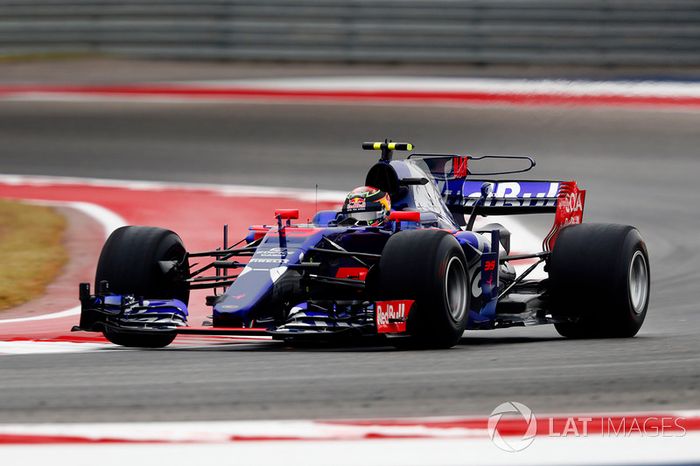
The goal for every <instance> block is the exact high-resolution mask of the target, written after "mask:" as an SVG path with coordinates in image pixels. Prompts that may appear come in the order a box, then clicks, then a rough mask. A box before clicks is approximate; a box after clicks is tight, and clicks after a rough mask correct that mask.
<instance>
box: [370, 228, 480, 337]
mask: <svg viewBox="0 0 700 466" xmlns="http://www.w3.org/2000/svg"><path fill="white" fill-rule="evenodd" d="M379 283H380V290H381V293H382V296H384V297H385V298H386V299H413V300H415V303H414V305H413V308H412V309H411V311H410V313H409V316H408V321H407V334H408V335H409V336H408V337H407V338H392V339H391V341H392V342H393V343H395V344H396V345H397V346H400V347H415V348H450V347H452V346H454V345H456V344H457V343H458V342H459V340H460V338H461V337H462V333H463V332H464V329H465V327H466V325H467V317H468V309H469V286H468V283H469V280H468V279H467V262H466V259H465V257H464V252H463V251H462V248H461V246H460V245H459V243H458V242H457V240H456V239H455V238H454V236H452V235H450V234H449V233H447V232H445V231H442V230H407V231H402V232H399V233H396V234H395V235H393V236H392V237H391V238H390V239H389V241H388V242H387V244H386V246H385V247H384V250H383V251H382V257H381V259H380V262H379Z"/></svg>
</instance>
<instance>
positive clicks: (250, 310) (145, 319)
mask: <svg viewBox="0 0 700 466" xmlns="http://www.w3.org/2000/svg"><path fill="white" fill-rule="evenodd" d="M363 149H368V150H377V151H381V156H380V158H379V161H378V162H377V163H376V164H374V165H373V166H372V167H371V168H370V169H369V171H368V173H367V176H366V178H365V182H364V185H365V186H363V187H361V188H358V189H356V190H354V191H352V192H351V193H350V194H349V195H348V197H347V198H346V200H345V203H344V205H343V208H342V209H340V210H338V211H335V210H324V211H320V212H318V213H317V214H316V215H315V217H314V218H313V221H312V222H311V223H310V224H296V223H294V222H293V221H294V220H296V219H297V218H298V216H299V213H298V211H297V210H291V209H280V210H277V211H276V212H275V214H274V215H275V221H274V222H273V224H272V225H263V226H252V227H250V229H249V231H248V234H247V236H246V237H245V238H244V239H242V240H241V241H239V242H237V243H235V244H232V245H230V244H229V241H228V229H227V227H224V235H223V236H224V237H223V244H222V245H221V246H220V247H218V248H215V249H212V250H210V251H201V252H189V251H187V250H186V249H185V247H184V245H183V244H182V241H181V239H180V237H179V236H178V235H177V234H175V233H174V232H172V231H169V230H165V229H162V228H154V227H143V226H127V227H123V228H120V229H118V230H116V231H114V232H113V233H112V234H111V236H110V237H109V238H108V239H107V242H106V243H105V245H104V247H103V249H102V253H101V255H100V258H99V263H98V266H97V273H96V277H95V290H94V294H93V293H92V292H91V290H90V284H89V283H82V284H81V285H80V302H81V307H82V311H81V317H80V325H79V326H78V327H75V328H74V330H83V331H91V332H103V333H104V335H105V336H106V338H107V339H109V340H110V341H111V342H113V343H115V344H118V345H123V346H131V347H149V348H155V347H164V346H167V345H168V344H170V343H171V342H172V341H173V339H174V338H175V337H176V336H177V335H178V334H218V335H247V336H251V335H254V336H261V335H265V336H269V337H272V338H273V339H279V340H285V341H288V342H291V343H293V342H299V341H309V340H314V341H333V340H337V339H344V340H343V341H357V340H360V339H363V338H374V339H376V340H379V341H383V342H386V343H388V344H391V345H395V346H398V347H407V348H449V347H452V346H454V345H455V344H457V343H458V342H459V340H460V338H461V337H462V334H463V332H464V331H465V330H472V329H474V330H476V329H495V328H502V327H512V326H526V325H538V324H554V326H555V327H556V329H557V331H558V332H559V333H560V334H561V335H563V336H565V337H570V338H599V337H632V336H634V335H635V334H636V333H637V332H638V331H639V328H640V327H641V325H642V323H643V321H644V318H645V315H646V313H647V307H648V304H649V290H650V286H649V279H650V273H649V258H648V254H647V248H646V245H645V243H644V241H643V240H642V238H641V236H640V234H639V232H638V231H637V230H636V229H635V228H634V227H631V226H626V225H615V224H582V223H581V221H582V218H583V210H584V202H585V194H586V192H585V191H583V190H580V189H579V188H578V186H577V185H576V183H575V182H574V181H530V180H527V181H512V180H503V179H499V180H484V179H473V178H475V177H477V176H479V175H503V174H510V173H520V172H524V171H527V170H530V169H531V168H533V167H534V166H535V162H534V160H532V159H531V158H530V157H525V156H480V157H474V156H463V155H451V154H417V153H413V154H411V155H409V156H408V157H407V158H406V159H405V160H394V159H393V153H394V151H411V150H413V146H412V145H411V144H408V143H395V142H391V141H385V142H379V143H364V144H363ZM486 158H492V159H493V158H495V159H503V160H505V161H508V160H510V161H514V162H513V163H518V164H521V163H522V164H526V166H525V167H524V168H520V169H516V170H510V171H501V172H497V173H493V172H492V173H487V174H483V173H481V174H479V173H476V172H474V171H473V170H472V166H473V165H478V163H479V161H480V160H483V159H486ZM539 213H552V214H554V226H553V228H552V229H551V231H550V233H549V234H548V235H547V236H546V237H545V238H544V241H543V245H542V250H541V251H536V252H531V253H527V254H523V253H517V254H515V253H511V250H510V243H511V241H510V236H511V233H510V232H509V231H508V230H507V229H506V228H504V227H503V226H502V225H500V224H497V223H491V224H487V225H484V226H481V227H480V228H478V229H475V228H474V225H475V219H476V218H477V217H479V216H489V215H521V214H539ZM202 261H204V262H202ZM516 261H529V263H531V265H530V266H529V267H528V268H527V269H526V270H524V271H523V272H522V273H520V274H516V271H515V267H514V266H513V262H516ZM542 263H544V270H545V271H546V275H545V277H546V278H544V279H532V278H528V277H529V276H530V275H531V272H532V271H533V270H534V269H535V268H536V267H537V266H538V265H540V264H542ZM196 289H211V290H213V291H212V293H211V295H210V296H207V299H206V304H207V305H208V306H210V307H211V309H212V315H211V321H208V322H205V323H204V324H203V325H201V326H191V325H190V323H189V322H188V309H187V306H188V301H189V297H190V290H196Z"/></svg>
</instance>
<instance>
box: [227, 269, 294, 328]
mask: <svg viewBox="0 0 700 466" xmlns="http://www.w3.org/2000/svg"><path fill="white" fill-rule="evenodd" d="M279 269H280V267H275V268H272V269H265V270H255V269H246V270H247V271H244V273H242V274H241V275H239V277H238V278H237V279H236V281H235V283H234V284H233V285H232V286H231V287H230V288H229V289H228V290H227V291H226V294H225V295H224V298H223V299H222V300H221V301H219V302H218V303H217V304H216V305H215V306H214V325H215V326H221V327H226V326H235V327H238V326H246V327H248V326H250V324H251V322H252V321H253V319H254V318H255V316H256V315H257V311H258V309H262V307H264V306H266V305H267V304H268V301H269V299H267V298H269V297H270V295H271V294H272V289H273V286H274V281H273V276H272V274H273V273H274V274H275V275H277V274H279V275H281V273H280V270H279ZM284 269H285V270H286V267H284ZM273 271H274V272H273ZM282 273H284V272H282Z"/></svg>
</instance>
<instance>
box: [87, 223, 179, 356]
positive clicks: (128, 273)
mask: <svg viewBox="0 0 700 466" xmlns="http://www.w3.org/2000/svg"><path fill="white" fill-rule="evenodd" d="M185 254H186V251H185V247H184V246H183V244H182V240H181V239H180V237H179V236H178V235H177V234H175V233H174V232H172V231H170V230H165V229H163V228H155V227H142V226H127V227H122V228H119V229H117V230H115V231H114V232H113V233H112V234H111V235H110V236H109V238H108V239H107V242H106V243H105V245H104V246H103V248H102V253H101V254H100V259H99V262H98V264H97V273H96V274H95V287H96V288H97V287H98V285H99V283H100V282H101V281H107V282H108V283H109V290H110V291H111V292H112V293H115V294H123V295H127V294H131V295H135V296H138V297H145V298H151V299H155V298H159V299H179V300H180V301H182V302H184V303H185V304H187V302H188V301H189V297H190V290H189V287H188V286H187V284H186V283H184V282H179V281H176V280H173V278H172V277H169V276H167V275H166V274H165V273H163V270H162V269H161V267H160V264H159V262H160V261H178V262H182V263H183V266H184V267H185V269H186V270H187V271H188V270H189V267H188V265H187V264H186V263H185V261H184V258H185ZM104 334H105V337H106V338H107V339H108V340H109V341H111V342H112V343H114V344H117V345H121V346H133V347H143V348H161V347H164V346H167V345H169V344H170V343H171V342H172V341H173V340H174V339H175V333H165V334H164V333H152V334H134V333H126V332H119V331H118V330H114V329H105V332H104Z"/></svg>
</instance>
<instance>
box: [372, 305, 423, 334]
mask: <svg viewBox="0 0 700 466" xmlns="http://www.w3.org/2000/svg"><path fill="white" fill-rule="evenodd" d="M413 303H414V301H413V300H411V299H405V300H394V301H377V302H376V303H375V319H376V322H377V332H378V333H403V332H405V331H406V322H407V320H408V314H409V313H410V312H411V306H413Z"/></svg>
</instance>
